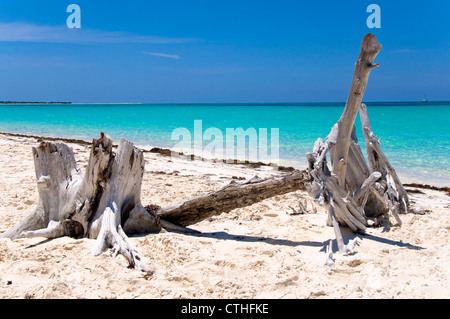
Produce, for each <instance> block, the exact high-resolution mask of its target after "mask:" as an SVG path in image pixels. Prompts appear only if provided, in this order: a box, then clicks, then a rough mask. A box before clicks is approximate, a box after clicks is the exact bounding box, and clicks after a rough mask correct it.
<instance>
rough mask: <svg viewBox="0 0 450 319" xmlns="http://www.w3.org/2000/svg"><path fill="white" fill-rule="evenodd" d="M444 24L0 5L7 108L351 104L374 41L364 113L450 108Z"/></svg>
mask: <svg viewBox="0 0 450 319" xmlns="http://www.w3.org/2000/svg"><path fill="white" fill-rule="evenodd" d="M71 3H75V4H78V5H79V6H80V8H81V29H69V28H67V26H66V19H67V17H68V16H69V15H70V13H67V12H66V8H67V6H68V5H69V4H71ZM371 3H375V4H378V5H379V6H380V8H381V28H380V29H369V28H368V27H367V25H366V19H367V17H368V16H369V14H370V13H367V12H366V8H367V6H368V5H369V4H371ZM449 21H450V1H448V0H434V1H416V0H410V1H401V0H396V1H392V0H391V1H387V0H386V1H384V0H383V1H382V0H371V1H365V0H346V1H299V0H293V1H285V0H277V1H264V0H257V1H253V0H238V1H234V0H227V1H219V0H208V1H195V0H191V1H186V0H184V1H181V0H176V1H168V0H165V1H151V0H150V1H133V0H130V1H103V0H95V1H92V0H90V1H87V0H69V1H63V0H53V1H47V0H42V1H35V0H2V1H1V2H0V100H33V101H34V100H39V101H55V100H57V101H72V102H99V103H102V102H150V103H178V102H189V103H191V102H192V103H195V102H309V101H318V102H320V101H345V100H346V98H347V94H348V89H349V87H350V82H351V79H352V74H353V69H354V63H355V61H356V58H357V55H358V52H359V47H360V43H361V39H362V38H363V36H364V35H365V34H366V33H369V32H371V33H374V34H375V35H376V37H377V39H378V41H379V42H380V43H381V44H382V45H383V49H382V51H381V52H380V54H379V55H378V57H377V62H379V63H380V64H381V66H380V68H378V69H375V70H374V71H372V74H371V77H370V79H369V84H368V88H367V91H366V95H365V100H366V101H411V100H421V99H423V98H424V96H425V95H426V97H427V99H429V100H450V32H449V30H450V22H449Z"/></svg>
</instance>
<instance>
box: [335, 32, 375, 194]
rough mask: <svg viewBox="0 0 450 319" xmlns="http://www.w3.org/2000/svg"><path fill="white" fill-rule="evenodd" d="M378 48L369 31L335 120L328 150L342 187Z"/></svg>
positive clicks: (363, 41)
mask: <svg viewBox="0 0 450 319" xmlns="http://www.w3.org/2000/svg"><path fill="white" fill-rule="evenodd" d="M380 50H381V45H380V44H379V43H378V41H377V39H376V38H375V36H374V35H373V34H371V33H369V34H367V35H366V36H365V37H364V38H363V40H362V43H361V50H360V52H359V57H358V60H357V62H356V65H355V71H354V75H353V80H352V84H351V87H350V93H349V95H348V99H347V103H346V105H345V109H344V112H343V113H342V115H341V118H340V119H339V121H338V122H337V136H336V137H335V139H336V145H335V146H334V147H333V149H332V151H331V152H330V156H331V165H332V166H333V173H334V174H335V175H336V176H337V178H338V182H339V185H340V186H342V187H344V185H345V179H346V173H347V161H348V151H349V147H350V136H351V133H352V129H353V125H354V123H355V118H356V115H357V113H358V110H359V106H360V104H361V101H362V98H363V96H364V92H365V90H366V86H367V80H368V78H369V74H370V71H371V70H372V69H373V68H375V67H377V66H378V64H373V61H374V60H375V57H376V56H377V54H378V52H379V51H380Z"/></svg>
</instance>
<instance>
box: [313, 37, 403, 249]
mask: <svg viewBox="0 0 450 319" xmlns="http://www.w3.org/2000/svg"><path fill="white" fill-rule="evenodd" d="M380 50H381V45H380V44H379V43H378V41H377V39H376V38H375V36H374V35H373V34H367V35H366V36H365V37H364V38H363V40H362V43H361V50H360V53H359V56H358V60H357V62H356V66H355V71H354V75H353V80H352V84H351V87H350V93H349V95H348V99H347V103H346V105H345V108H344V111H343V113H342V115H341V117H340V119H339V120H338V122H337V123H336V124H335V125H334V126H333V127H332V128H331V131H330V134H329V135H328V136H327V138H326V142H325V143H324V142H323V141H322V140H321V139H320V138H319V139H318V140H317V141H316V143H315V144H314V148H313V151H312V153H308V154H307V155H306V157H307V159H308V162H309V168H308V171H309V174H310V177H311V183H310V184H309V192H310V194H312V195H313V196H314V197H315V198H316V199H317V200H318V201H319V202H320V203H321V204H324V205H327V206H328V208H329V218H328V224H329V225H332V226H333V227H334V229H335V234H336V239H337V243H338V247H339V251H340V252H341V253H343V254H346V251H348V252H353V251H354V248H355V242H352V243H349V244H348V247H347V246H344V243H343V238H342V235H341V232H340V229H339V225H344V226H348V227H349V228H350V229H352V230H353V231H354V232H359V231H364V230H365V228H366V227H367V225H368V223H367V220H368V218H371V217H379V216H381V215H383V214H384V213H386V212H387V211H388V210H390V211H391V212H392V214H393V215H394V217H395V219H396V220H397V222H398V224H399V225H401V220H400V217H399V215H398V213H399V212H407V211H408V207H409V201H408V195H407V194H406V191H405V190H404V188H403V186H402V184H401V182H400V179H399V178H398V176H397V174H396V173H395V170H394V168H393V167H392V165H391V164H390V163H389V161H388V160H387V158H386V156H385V155H384V153H383V152H382V151H381V148H380V143H379V141H378V140H377V139H376V137H375V136H374V135H373V132H372V129H371V127H370V122H369V117H368V114H367V108H366V106H365V105H364V104H363V105H361V101H362V98H363V96H364V92H365V89H366V86H367V81H368V78H369V74H370V71H371V70H372V69H374V68H376V67H378V66H379V65H378V64H374V63H373V61H374V59H375V57H376V56H377V54H378V52H379V51H380ZM358 111H359V113H360V117H361V124H362V126H363V132H364V139H365V142H366V150H367V153H368V160H369V165H368V164H367V163H366V160H365V158H364V156H363V153H362V151H361V148H360V147H359V144H358V139H357V136H356V129H355V119H356V115H357V113H358ZM328 153H329V154H330V159H331V170H330V169H329V168H328V165H327V160H326V155H327V154H328Z"/></svg>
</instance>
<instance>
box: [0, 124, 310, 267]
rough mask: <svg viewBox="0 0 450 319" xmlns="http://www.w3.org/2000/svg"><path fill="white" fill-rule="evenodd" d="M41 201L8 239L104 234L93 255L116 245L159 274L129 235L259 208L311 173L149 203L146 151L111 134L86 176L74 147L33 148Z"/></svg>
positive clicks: (98, 144) (95, 145)
mask: <svg viewBox="0 0 450 319" xmlns="http://www.w3.org/2000/svg"><path fill="white" fill-rule="evenodd" d="M33 157H34V163H35V170H36V178H37V184H38V190H39V203H38V205H37V207H36V209H35V210H34V211H33V212H32V213H31V214H30V215H29V216H28V217H26V218H25V219H24V220H23V221H22V222H21V223H19V224H17V225H16V226H14V227H13V228H11V229H9V230H8V231H6V232H5V233H3V234H2V235H1V236H2V237H8V238H20V237H46V238H57V237H62V236H71V237H88V238H94V239H96V243H95V245H94V247H93V249H92V254H93V255H99V254H101V253H102V252H103V251H104V250H105V249H107V248H112V249H113V250H114V253H115V254H118V253H120V254H122V255H123V256H124V257H125V258H126V259H127V260H128V262H129V266H130V267H133V268H136V269H139V270H142V271H144V272H147V273H151V270H150V269H149V268H148V267H147V266H146V265H144V264H143V263H142V262H141V260H140V257H139V255H138V253H137V252H136V251H135V249H134V248H133V247H132V245H131V243H130V241H129V240H128V237H127V236H129V235H134V234H142V233H151V232H158V231H160V230H161V228H165V229H167V230H170V231H178V232H195V231H194V230H192V229H188V228H186V226H188V225H192V224H195V223H197V222H199V221H201V220H204V219H206V218H208V217H211V216H213V215H218V214H221V213H226V212H229V211H231V210H233V209H236V208H240V207H244V206H248V205H251V204H253V203H256V202H259V201H261V200H263V199H266V198H269V197H271V196H275V195H279V194H284V193H289V192H292V191H296V190H299V189H306V188H305V182H307V174H306V173H303V172H300V171H294V172H292V173H288V174H285V175H282V176H277V177H272V178H267V179H260V178H258V177H255V178H253V179H251V180H250V181H247V182H244V183H237V182H235V181H232V182H231V183H230V184H229V185H227V186H225V187H223V188H222V189H220V190H218V191H214V192H211V193H207V194H204V195H202V196H198V197H196V198H193V199H190V200H188V201H185V202H182V203H178V204H174V205H171V206H169V207H163V208H161V207H159V206H157V205H154V204H153V205H150V206H152V207H147V208H145V207H143V205H142V204H141V199H140V195H141V183H142V177H143V174H144V157H143V152H142V151H140V150H138V149H137V148H136V147H134V145H133V144H132V143H131V142H129V141H126V140H124V139H122V140H121V141H120V143H119V146H118V148H117V151H116V152H114V151H113V144H112V140H111V139H110V138H109V136H108V135H106V134H103V133H102V134H101V137H100V138H99V139H94V140H93V142H92V149H91V153H90V157H89V161H88V166H87V168H86V171H85V173H84V174H83V173H82V172H81V170H80V169H78V167H77V163H76V161H75V157H74V154H73V152H72V150H71V148H69V147H68V146H67V145H66V144H63V143H55V142H41V143H40V144H39V146H37V147H35V148H33Z"/></svg>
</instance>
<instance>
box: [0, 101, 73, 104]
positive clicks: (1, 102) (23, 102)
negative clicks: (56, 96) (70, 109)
mask: <svg viewBox="0 0 450 319" xmlns="http://www.w3.org/2000/svg"><path fill="white" fill-rule="evenodd" d="M0 104H72V102H26V101H22V102H21V101H0Z"/></svg>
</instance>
